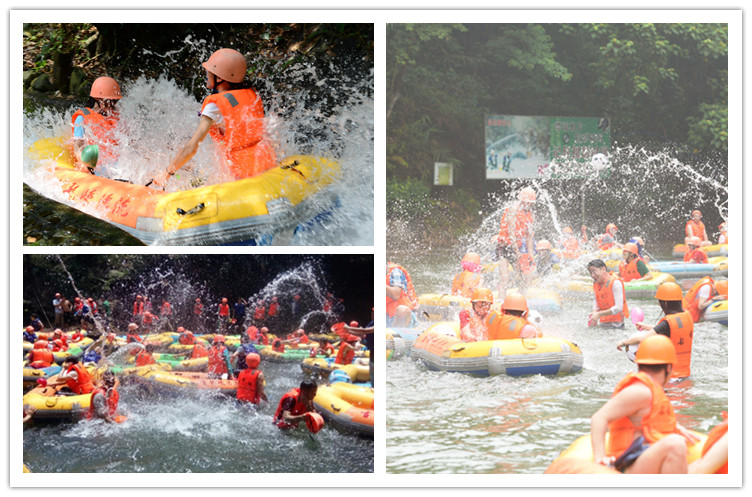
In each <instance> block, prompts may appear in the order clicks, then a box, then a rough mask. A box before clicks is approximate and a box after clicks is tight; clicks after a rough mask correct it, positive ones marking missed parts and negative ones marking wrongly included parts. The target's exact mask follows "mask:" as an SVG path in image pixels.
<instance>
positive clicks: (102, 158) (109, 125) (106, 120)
mask: <svg viewBox="0 0 752 497" xmlns="http://www.w3.org/2000/svg"><path fill="white" fill-rule="evenodd" d="M78 116H83V118H84V126H85V127H86V133H85V135H84V141H85V142H86V144H87V145H97V146H98V147H99V159H98V160H97V163H98V164H99V163H104V162H113V161H115V160H116V159H117V156H116V155H115V149H116V147H117V144H118V142H117V140H116V139H115V128H116V127H117V124H118V121H119V117H117V116H111V117H105V116H103V115H102V114H99V113H97V112H96V111H94V110H92V109H90V108H89V107H86V108H84V109H78V110H77V111H76V112H74V113H73V116H71V124H73V125H75V123H76V119H78ZM71 129H73V128H71Z"/></svg>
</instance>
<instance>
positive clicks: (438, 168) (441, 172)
mask: <svg viewBox="0 0 752 497" xmlns="http://www.w3.org/2000/svg"><path fill="white" fill-rule="evenodd" d="M433 184H434V185H440V186H452V185H453V184H454V167H453V166H452V164H450V163H448V162H434V163H433Z"/></svg>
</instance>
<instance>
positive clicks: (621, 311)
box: [587, 259, 629, 328]
mask: <svg viewBox="0 0 752 497" xmlns="http://www.w3.org/2000/svg"><path fill="white" fill-rule="evenodd" d="M587 269H588V272H589V273H590V277H591V278H593V291H594V292H595V305H594V306H593V312H592V313H591V314H590V316H589V317H588V326H602V327H606V328H624V318H628V317H629V307H627V295H626V292H625V290H624V282H623V281H622V279H621V278H620V277H618V276H614V275H613V274H611V273H609V272H608V269H607V268H606V263H605V262H603V261H602V260H600V259H593V260H592V261H590V262H589V263H588V265H587Z"/></svg>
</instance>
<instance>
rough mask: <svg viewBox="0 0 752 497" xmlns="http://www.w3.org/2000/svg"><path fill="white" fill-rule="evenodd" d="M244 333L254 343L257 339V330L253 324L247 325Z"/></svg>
mask: <svg viewBox="0 0 752 497" xmlns="http://www.w3.org/2000/svg"><path fill="white" fill-rule="evenodd" d="M245 333H246V335H248V339H249V340H250V341H251V342H253V343H256V340H258V335H259V330H258V328H256V327H255V326H249V327H248V329H247V330H245Z"/></svg>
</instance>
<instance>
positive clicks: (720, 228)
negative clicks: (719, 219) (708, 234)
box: [718, 223, 726, 231]
mask: <svg viewBox="0 0 752 497" xmlns="http://www.w3.org/2000/svg"><path fill="white" fill-rule="evenodd" d="M718 229H719V230H721V231H723V230H725V229H726V223H721V224H719V225H718Z"/></svg>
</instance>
